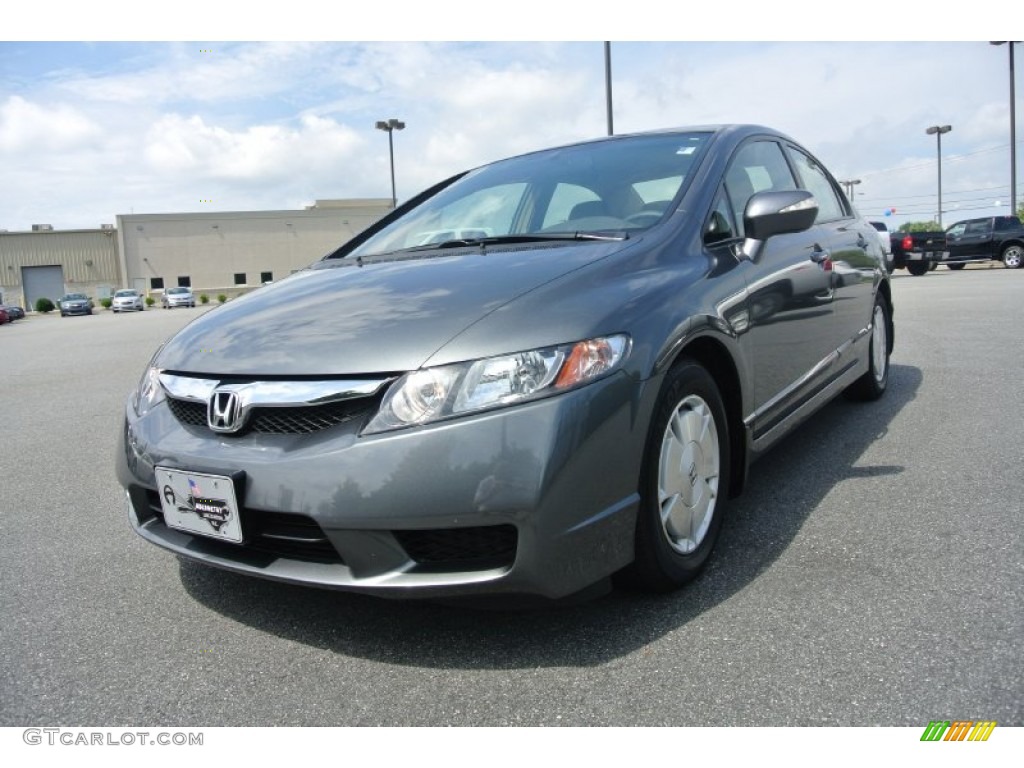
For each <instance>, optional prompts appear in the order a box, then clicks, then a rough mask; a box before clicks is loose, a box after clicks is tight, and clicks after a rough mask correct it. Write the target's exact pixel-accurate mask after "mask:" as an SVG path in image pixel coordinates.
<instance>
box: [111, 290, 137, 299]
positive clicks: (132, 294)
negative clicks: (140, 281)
mask: <svg viewBox="0 0 1024 768" xmlns="http://www.w3.org/2000/svg"><path fill="white" fill-rule="evenodd" d="M137 295H138V294H136V293H135V291H118V292H117V293H115V294H114V296H115V297H120V298H124V297H126V296H130V297H132V298H134V297H135V296H137Z"/></svg>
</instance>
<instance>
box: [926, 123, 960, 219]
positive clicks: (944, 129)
mask: <svg viewBox="0 0 1024 768" xmlns="http://www.w3.org/2000/svg"><path fill="white" fill-rule="evenodd" d="M952 130H953V126H951V125H932V126H929V127H928V128H926V129H925V133H926V134H928V135H929V136H931V135H932V134H935V141H936V157H937V158H938V160H939V229H942V134H944V133H949V132H950V131H952Z"/></svg>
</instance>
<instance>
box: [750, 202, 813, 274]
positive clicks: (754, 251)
mask: <svg viewBox="0 0 1024 768" xmlns="http://www.w3.org/2000/svg"><path fill="white" fill-rule="evenodd" d="M817 216H818V203H817V201H816V200H815V199H814V195H812V194H811V193H810V192H807V191H805V190H802V189H795V190H787V191H785V192H758V193H757V194H755V195H754V196H753V197H751V198H750V200H748V201H747V207H746V209H745V210H744V211H743V230H744V232H746V240H744V241H743V247H742V249H741V253H742V255H743V256H745V257H746V258H748V259H750V260H751V261H753V262H757V261H758V260H759V259H760V258H761V251H762V250H763V249H764V244H765V241H767V240H768V238H770V237H773V236H775V235H786V234H790V233H792V232H803V231H804V230H806V229H809V228H810V226H811V225H812V224H813V223H814V219H815V218H816V217H817Z"/></svg>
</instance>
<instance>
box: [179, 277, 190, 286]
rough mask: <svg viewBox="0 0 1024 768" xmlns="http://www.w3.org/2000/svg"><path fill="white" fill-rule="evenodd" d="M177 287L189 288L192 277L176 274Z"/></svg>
mask: <svg viewBox="0 0 1024 768" xmlns="http://www.w3.org/2000/svg"><path fill="white" fill-rule="evenodd" d="M178 287H180V288H191V287H192V278H191V277H189V276H188V275H178Z"/></svg>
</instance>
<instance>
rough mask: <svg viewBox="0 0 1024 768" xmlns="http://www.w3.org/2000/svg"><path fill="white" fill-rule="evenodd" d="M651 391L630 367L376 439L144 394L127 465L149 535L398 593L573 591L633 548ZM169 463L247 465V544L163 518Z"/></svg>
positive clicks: (127, 433) (316, 578)
mask: <svg viewBox="0 0 1024 768" xmlns="http://www.w3.org/2000/svg"><path fill="white" fill-rule="evenodd" d="M648 391H649V388H648V387H645V386H643V385H642V384H637V382H635V381H634V380H633V379H631V378H630V377H628V376H627V375H626V374H624V373H619V374H616V375H614V376H611V377H609V378H608V379H605V380H602V381H599V382H596V383H594V384H591V385H589V386H587V387H583V388H581V389H579V390H576V391H573V392H569V393H565V394H562V395H559V396H556V397H552V398H548V399H544V400H540V401H536V402H533V403H529V404H525V405H521V406H518V407H513V408H506V409H502V410H498V411H494V412H491V413H487V414H481V415H477V416H471V417H465V418H460V419H456V420H453V421H450V422H447V423H442V424H435V425H432V426H428V427H421V428H417V429H408V430H401V431H397V432H392V433H386V434H380V435H373V436H367V437H360V436H359V435H358V429H359V428H360V427H361V426H362V422H359V423H349V424H344V425H338V426H335V427H332V428H330V429H326V430H323V431H321V432H318V433H315V434H312V435H267V434H255V433H252V434H248V435H245V436H242V437H227V436H217V435H214V433H212V432H209V431H208V430H206V428H205V427H195V426H184V425H183V424H182V423H180V422H179V421H178V420H177V419H176V418H175V416H174V415H173V414H172V413H171V410H170V408H169V407H168V405H167V403H166V402H164V403H161V404H160V405H158V406H156V407H155V408H154V409H153V410H152V411H150V412H149V413H148V414H147V415H146V416H145V417H143V418H141V419H139V418H137V417H136V415H135V412H134V410H133V408H132V407H131V405H130V404H129V405H128V406H127V407H126V417H125V424H124V430H123V434H122V440H123V445H122V450H121V451H119V452H118V459H117V474H118V479H119V480H120V482H121V484H122V485H123V486H124V487H125V489H126V491H127V494H128V507H129V519H130V522H131V524H132V526H133V527H134V528H135V530H136V531H137V532H138V533H139V534H140V535H141V536H142V537H143V538H145V539H147V540H149V541H151V542H152V543H154V544H157V545H159V546H161V547H164V548H165V549H168V550H171V551H173V552H175V553H177V554H179V555H183V556H185V557H189V558H192V559H194V560H198V561H201V562H204V563H207V564H209V565H213V566H217V567H221V568H225V569H228V570H232V571H236V572H240V573H246V574H250V575H254V576H260V577H264V578H270V579H275V580H279V581H284V582H290V583H295V584H305V585H311V586H318V587H328V588H336V589H345V590H352V591H361V592H366V593H372V594H377V595H382V596H390V597H413V596H416V597H439V596H455V595H465V594H480V593H509V594H537V595H543V596H546V597H552V598H555V597H562V596H565V595H568V594H571V593H573V592H576V591H578V590H580V589H583V588H585V587H587V586H589V585H590V584H593V583H594V582H596V581H598V580H600V579H601V578H603V577H605V576H607V575H609V574H611V573H613V572H615V571H617V570H619V569H620V568H622V567H623V566H625V565H627V564H628V563H629V562H630V561H631V560H632V559H633V538H634V530H635V522H636V514H637V508H638V504H639V496H638V493H637V488H638V486H639V475H640V462H641V458H642V452H643V443H644V439H645V437H646V425H647V423H648V416H649V413H650V405H651V404H650V403H647V402H646V401H647V400H648V399H650V398H647V397H646V394H645V393H647V392H648ZM155 466H165V467H171V468H178V469H183V470H191V471H197V472H208V473H211V474H225V475H232V474H236V473H239V472H241V473H244V479H243V480H242V481H241V483H240V485H239V488H240V498H239V500H238V501H239V505H240V507H241V513H240V514H241V517H242V523H243V529H246V530H247V531H248V533H247V537H246V543H245V544H244V545H243V546H237V545H232V544H227V543H223V542H219V541H214V540H211V539H207V538H205V537H202V536H193V535H190V534H186V533H183V532H181V531H178V530H174V529H171V528H168V527H167V526H166V525H164V523H163V519H162V515H161V514H159V510H160V506H159V497H158V496H157V494H156V491H157V488H156V484H155V477H154V467H155ZM279 526H284V527H283V528H282V527H279ZM268 531H269V533H268ZM297 531H298V532H301V535H300V534H299V533H296V532H297ZM289 532H291V534H294V535H292V538H293V539H296V540H297V539H299V538H303V537H305V539H307V540H308V541H309V542H312V541H313V540H314V539H319V542H318V543H316V544H312V543H310V544H309V546H308V547H307V548H305V549H301V548H300V549H299V550H289V549H288V548H282V547H269V548H268V547H266V546H263V544H265V543H266V542H265V541H262V539H261V538H260V537H262V536H263V535H264V534H267V535H268V536H269V538H270V539H275V538H276V539H277V540H278V541H280V540H281V538H282V537H283V538H288V536H289Z"/></svg>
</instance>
